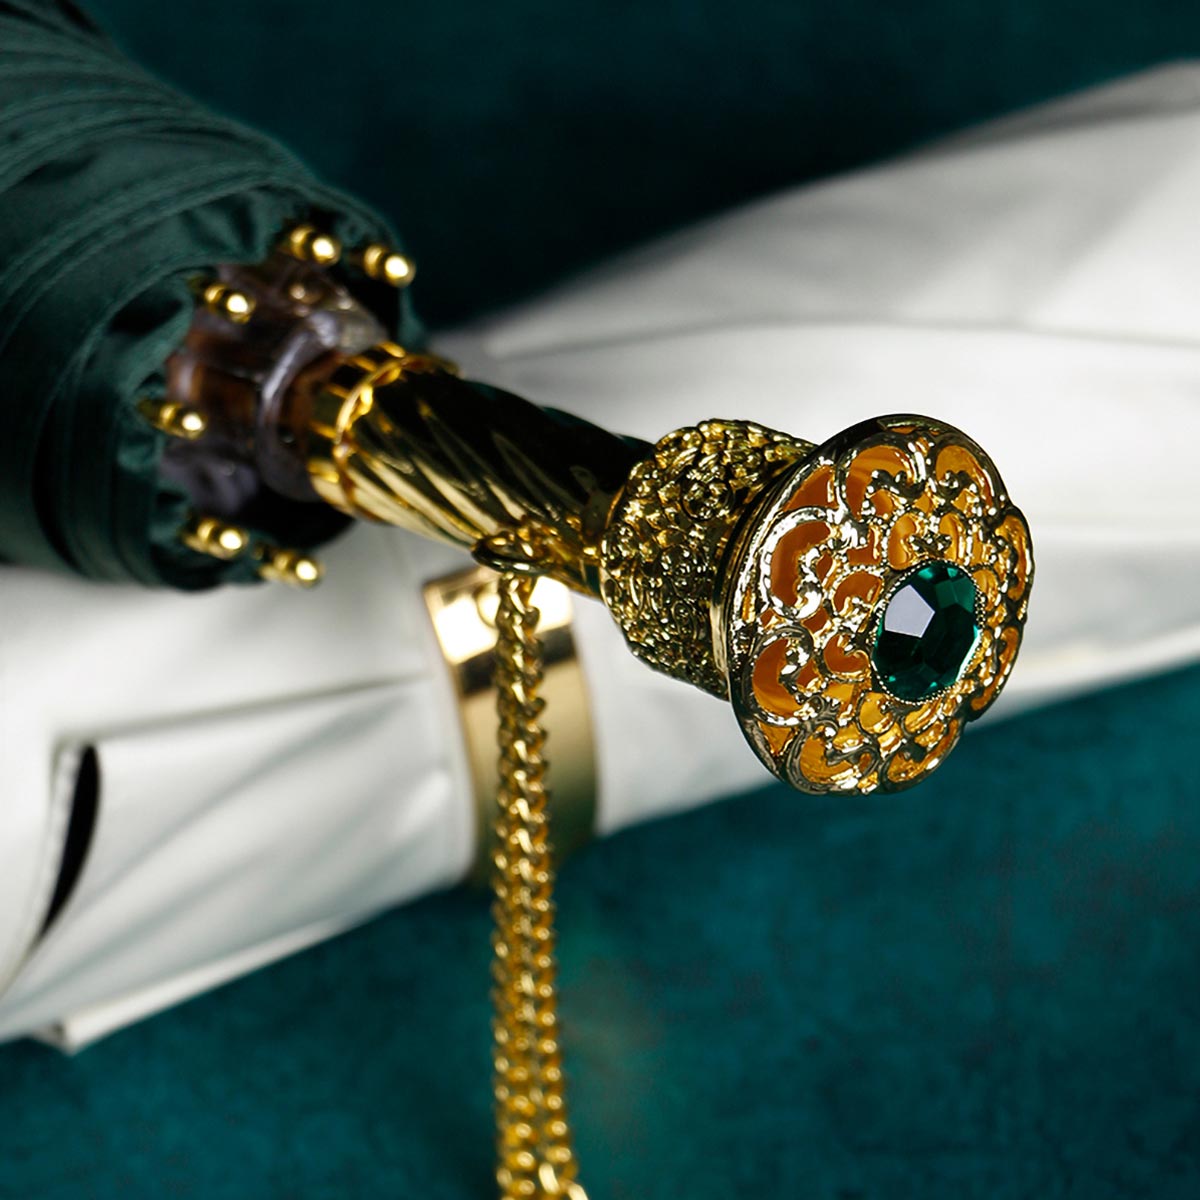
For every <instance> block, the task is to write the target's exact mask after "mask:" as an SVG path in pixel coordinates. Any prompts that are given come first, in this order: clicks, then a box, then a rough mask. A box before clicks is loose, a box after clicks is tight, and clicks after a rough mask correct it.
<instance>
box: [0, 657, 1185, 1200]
mask: <svg viewBox="0 0 1200 1200" xmlns="http://www.w3.org/2000/svg"><path fill="white" fill-rule="evenodd" d="M1151 718H1152V719H1153V721H1154V726H1153V733H1152V734H1150V735H1148V734H1146V733H1145V732H1139V728H1140V725H1139V723H1140V722H1145V721H1148V720H1149V719H1151ZM1198 723H1200V669H1197V670H1192V671H1188V672H1184V673H1180V674H1177V675H1175V676H1173V677H1169V678H1166V679H1163V680H1158V681H1153V682H1148V683H1143V684H1140V685H1137V686H1135V687H1130V688H1126V689H1121V690H1118V691H1113V692H1110V693H1108V694H1107V695H1105V696H1103V697H1100V698H1097V699H1088V700H1082V701H1079V702H1077V703H1074V704H1071V705H1068V706H1065V707H1061V708H1058V709H1055V710H1051V711H1049V712H1047V713H1044V714H1038V715H1031V716H1028V717H1025V718H1021V719H1019V720H1015V721H1013V722H1010V723H1008V724H1007V725H1003V724H1002V725H999V726H997V727H996V728H995V729H993V730H991V731H987V730H974V729H973V730H971V731H969V732H968V734H967V737H966V740H965V743H964V745H963V746H962V747H961V748H960V749H959V751H958V752H957V753H956V754H955V755H954V756H952V757H951V759H950V760H949V762H948V763H947V764H946V766H945V767H944V768H943V769H942V770H941V771H940V772H939V773H938V774H937V775H936V776H935V777H934V778H933V779H932V780H931V781H930V782H929V783H927V784H925V785H924V786H923V787H921V788H919V789H918V790H916V791H914V792H909V793H906V794H905V795H904V796H903V797H901V798H898V799H893V800H890V801H878V800H870V801H818V800H813V799H811V798H806V797H802V796H797V795H795V794H792V793H789V792H787V791H786V790H784V789H783V788H773V789H770V790H768V791H765V792H761V793H758V794H756V795H753V796H748V797H745V798H741V799H737V800H733V801H729V802H726V803H722V804H719V805H715V806H713V807H711V808H708V809H705V810H702V811H698V812H695V813H692V814H689V815H687V816H683V817H678V818H673V819H671V820H668V821H662V822H659V823H656V824H654V825H651V826H649V827H645V828H641V829H637V830H634V831H631V832H628V833H624V834H621V835H619V836H618V837H615V838H613V839H611V840H609V841H606V842H604V843H601V844H595V845H593V846H592V847H591V848H589V849H588V850H586V851H585V852H583V853H582V854H581V855H580V856H579V857H578V858H577V859H575V860H574V861H573V862H571V863H570V864H568V867H567V869H566V871H565V872H564V877H563V881H562V887H561V909H560V918H561V919H560V927H561V934H562V943H561V958H562V967H563V991H564V996H563V1005H564V1011H565V1022H566V1023H565V1042H566V1047H567V1052H568V1056H569V1057H568V1067H569V1070H570V1073H571V1076H572V1084H573V1100H574V1106H575V1114H576V1118H577V1125H578V1131H579V1150H580V1154H581V1156H582V1161H583V1164H584V1168H585V1174H584V1180H585V1182H586V1183H587V1185H588V1187H589V1189H590V1194H591V1196H592V1197H593V1200H676V1198H679V1200H683V1198H684V1197H687V1198H689V1200H709V1198H710V1197H711V1198H712V1200H718V1198H719V1200H729V1198H730V1197H739V1198H740V1197H780V1198H783V1200H793V1198H795V1200H964V1198H966V1200H974V1198H978V1200H1034V1198H1036V1200H1049V1198H1064V1197H1070V1198H1072V1200H1138V1198H1142V1197H1145V1198H1147V1200H1149V1198H1151V1197H1153V1200H1194V1198H1195V1197H1196V1196H1197V1195H1200V960H1198V955H1197V946H1198V945H1200V871H1198V868H1197V862H1198V861H1200V805H1197V803H1196V790H1197V789H1196V774H1195V762H1194V754H1193V752H1192V751H1191V750H1190V749H1188V747H1192V746H1194V745H1195V732H1196V728H1197V725H1198ZM488 963H489V949H488V945H487V912H486V904H485V902H484V900H483V898H482V896H480V895H477V894H469V893H466V892H458V893H453V894H449V895H445V896H441V897H436V898H433V899H430V900H427V901H424V902H422V903H419V904H416V905H413V906H411V907H409V908H406V909H402V910H399V911H397V912H395V913H392V914H390V915H389V916H387V917H385V918H383V919H382V920H379V921H376V922H374V923H373V924H371V925H369V926H367V927H365V928H363V929H360V930H358V931H356V932H354V933H352V934H350V935H348V936H346V937H342V938H340V939H338V940H336V941H334V942H331V943H327V944H325V945H323V946H321V947H319V948H317V949H316V950H313V951H310V952H308V953H306V954H303V955H301V956H299V957H298V958H294V959H291V960H290V961H288V962H285V963H282V964H280V965H278V966H275V967H272V968H270V969H269V970H265V971H261V972H259V973H258V974H257V975H255V976H252V977H251V978H249V979H246V980H243V981H241V982H239V983H237V984H234V985H232V986H230V987H227V988H225V989H223V990H221V991H219V992H217V993H215V994H213V995H209V996H206V997H203V998H201V999H199V1000H196V1001H193V1002H192V1003H190V1004H188V1005H186V1006H184V1007H183V1008H181V1009H178V1010H176V1011H174V1012H171V1013H168V1014H166V1015H164V1016H161V1017H158V1018H155V1019H154V1020H152V1021H150V1022H148V1023H147V1024H145V1025H142V1026H139V1027H137V1028H134V1029H132V1030H128V1031H126V1032H123V1033H120V1034H117V1035H115V1036H113V1037H112V1038H110V1039H109V1040H107V1041H105V1042H102V1043H101V1044H99V1045H98V1046H96V1047H93V1048H92V1049H90V1050H87V1051H85V1052H84V1053H83V1055H82V1056H81V1057H80V1058H78V1059H76V1060H66V1059H63V1058H61V1057H59V1055H58V1054H57V1053H56V1052H55V1051H51V1050H48V1049H46V1048H43V1047H40V1046H34V1045H18V1046H15V1047H11V1048H9V1049H7V1050H2V1051H0V1112H2V1113H3V1121H2V1123H0V1196H4V1197H5V1198H6V1200H7V1198H8V1197H12V1198H13V1200H31V1198H33V1197H53V1198H54V1200H60V1198H61V1200H88V1198H92V1197H96V1198H103V1200H110V1198H111V1200H116V1198H117V1197H122V1198H124V1200H162V1198H163V1197H196V1198H197V1200H260V1198H264V1197H272V1198H274V1197H279V1198H284V1197H287V1198H292V1197H296V1198H302V1200H359V1198H362V1200H376V1198H377V1197H382V1196H387V1197H401V1198H408V1197H413V1198H414V1200H416V1198H420V1200H471V1198H475V1197H486V1196H489V1195H491V1190H490V1185H489V1172H490V1156H491V1137H490V1114H489V1111H488V1104H487V1095H488V1089H487V1070H488V1066H487V1063H488V1006H487V1000H486V986H485V980H486V978H487V974H488Z"/></svg>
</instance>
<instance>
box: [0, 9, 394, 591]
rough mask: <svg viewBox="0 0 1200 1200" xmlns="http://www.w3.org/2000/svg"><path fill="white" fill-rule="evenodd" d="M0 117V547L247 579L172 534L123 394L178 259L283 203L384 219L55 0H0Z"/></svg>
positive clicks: (225, 242)
mask: <svg viewBox="0 0 1200 1200" xmlns="http://www.w3.org/2000/svg"><path fill="white" fill-rule="evenodd" d="M0 122H2V126H0V127H2V130H3V137H0V422H2V429H3V436H0V557H3V558H5V559H8V560H10V561H13V562H19V563H26V564H31V565H38V566H50V567H59V568H66V569H68V570H71V571H75V572H79V573H80V574H83V575H86V576H89V577H91V578H95V579H105V580H130V579H132V580H138V581H141V582H143V583H147V584H161V583H168V584H171V585H174V586H178V587H189V588H190V587H203V586H208V585H210V584H213V583H217V582H220V581H223V580H228V579H234V580H242V579H250V578H253V569H252V567H251V566H250V565H249V564H248V563H246V562H242V563H217V562H215V561H209V560H206V559H205V558H203V557H202V556H200V555H197V554H194V553H192V552H191V551H188V550H186V549H184V548H183V547H182V546H181V545H180V543H179V541H178V537H177V531H178V528H179V525H180V522H181V520H182V518H183V515H184V510H185V507H186V505H185V500H184V497H183V495H182V494H180V493H179V492H177V491H175V490H173V489H172V488H171V487H170V486H169V485H166V484H165V483H164V482H163V481H162V480H161V479H160V478H159V476H158V472H157V464H158V459H159V456H160V454H161V451H162V446H163V440H164V439H163V437H162V435H160V434H158V433H156V432H155V431H154V430H152V429H151V428H150V427H149V426H148V425H147V424H146V423H145V422H144V421H143V420H142V419H141V418H140V417H139V416H138V414H137V412H136V408H135V406H136V403H137V400H138V399H139V398H140V397H142V396H147V395H149V396H154V395H156V394H161V392H162V389H163V374H162V364H163V362H164V360H165V359H166V357H167V356H168V354H169V353H170V352H171V350H172V349H173V348H174V347H175V346H176V345H177V344H178V342H179V341H180V340H181V338H182V336H183V333H184V331H185V329H186V327H187V324H188V321H189V317H190V314H191V311H192V306H193V298H192V294H191V292H190V290H189V279H190V278H192V277H194V276H196V275H197V274H199V273H202V272H203V271H204V270H205V269H206V268H208V267H210V266H211V265H212V264H215V263H221V262H255V261H257V260H259V259H261V258H263V257H264V255H265V254H266V253H267V251H268V250H269V249H270V248H271V246H272V245H273V244H274V243H275V241H276V240H277V239H278V237H279V234H280V231H281V230H282V229H283V228H284V227H285V226H286V225H287V224H288V223H289V222H294V221H296V220H298V219H300V218H302V217H310V216H311V217H315V218H316V219H318V220H320V221H322V223H323V224H324V225H325V226H326V227H327V228H329V229H331V230H333V231H334V232H336V233H337V234H338V235H339V236H340V237H341V238H342V239H343V240H344V241H346V242H347V243H354V242H357V241H363V240H366V239H386V240H389V241H394V238H393V237H392V234H391V231H390V230H389V229H388V227H387V225H386V223H385V222H384V221H383V220H382V219H381V218H380V217H379V216H377V215H376V214H375V213H373V212H372V211H371V210H370V209H368V208H367V207H365V206H364V205H362V204H360V203H358V202H357V201H355V200H354V199H352V198H351V197H349V196H346V195H343V194H342V193H340V192H337V191H335V190H333V189H331V188H328V187H326V186H325V185H323V184H322V183H320V182H319V181H318V180H317V179H315V178H314V177H313V176H312V175H311V174H310V173H309V172H308V170H307V169H306V168H305V167H304V166H303V165H302V164H301V163H300V162H298V161H297V160H296V159H295V158H294V157H293V156H292V155H291V154H290V153H289V152H288V151H286V150H285V149H283V147H282V146H280V145H279V144H278V143H277V142H275V141H273V140H272V139H270V138H268V137H265V136H263V135H261V134H258V133H255V132H254V131H252V130H250V129H248V128H246V127H245V126H243V125H240V124H238V123H236V122H234V121H230V120H226V119H224V118H222V117H219V116H217V115H215V114H214V113H212V112H209V111H207V110H206V109H204V108H203V107H201V106H200V105H198V104H196V103H194V102H192V101H191V100H188V99H187V98H185V97H184V96H182V95H180V94H179V93H178V92H176V91H174V90H172V89H171V88H169V87H167V86H165V85H164V84H162V83H160V82H159V81H158V80H156V79H154V78H153V77H152V76H150V75H149V74H147V73H146V72H145V71H143V70H141V69H140V68H139V67H137V66H135V65H134V64H133V63H132V62H130V61H129V59H128V58H126V57H125V56H124V55H122V54H121V53H120V52H119V51H118V50H117V49H116V48H115V47H114V46H113V45H112V43H111V42H109V41H108V40H107V39H106V38H105V37H104V36H103V35H102V34H101V33H99V32H98V31H97V30H96V29H95V28H93V27H92V26H91V25H90V23H89V22H87V21H86V19H84V18H83V17H81V16H80V15H79V14H78V13H76V12H75V11H73V10H71V9H68V8H67V7H65V6H60V5H55V4H44V3H33V2H29V0H6V2H4V3H0ZM395 307H396V306H395V305H394V304H393V308H395ZM391 317H392V321H393V323H394V324H395V325H396V326H397V327H399V326H400V325H401V324H402V325H403V326H404V329H403V330H402V332H403V333H404V335H405V336H412V334H413V332H414V331H413V328H412V322H411V319H410V318H408V317H407V314H406V313H404V314H402V313H400V312H398V311H394V312H393V313H392V314H391ZM283 524H284V525H285V526H286V528H285V529H283V530H279V529H276V530H272V531H265V532H268V533H272V534H274V535H275V536H278V535H279V534H280V533H281V532H282V533H284V534H286V536H287V538H288V539H289V540H290V541H292V542H293V543H294V544H297V545H301V546H304V545H311V544H313V543H314V542H316V541H319V540H321V539H322V538H323V537H325V536H328V534H329V533H330V532H331V530H332V528H334V525H333V523H331V522H330V520H329V514H328V512H326V511H325V510H324V509H322V508H320V507H319V506H311V507H310V506H304V505H293V506H291V509H290V510H289V512H288V514H287V515H286V516H285V517H284V519H283Z"/></svg>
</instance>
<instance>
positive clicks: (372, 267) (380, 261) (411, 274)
mask: <svg viewBox="0 0 1200 1200" xmlns="http://www.w3.org/2000/svg"><path fill="white" fill-rule="evenodd" d="M359 261H360V262H361V263H362V269H363V272H364V274H366V275H367V277H368V278H370V279H377V280H379V282H380V283H386V284H389V285H390V286H392V287H394V288H406V287H408V285H409V284H410V283H412V281H413V280H414V279H415V278H416V277H417V265H416V263H414V262H413V260H412V259H411V258H409V257H408V255H407V254H401V253H400V251H399V250H393V249H392V248H391V247H390V246H385V245H384V244H383V243H382V242H372V243H371V244H370V245H369V246H366V247H364V249H363V251H362V254H361V256H360V260H359Z"/></svg>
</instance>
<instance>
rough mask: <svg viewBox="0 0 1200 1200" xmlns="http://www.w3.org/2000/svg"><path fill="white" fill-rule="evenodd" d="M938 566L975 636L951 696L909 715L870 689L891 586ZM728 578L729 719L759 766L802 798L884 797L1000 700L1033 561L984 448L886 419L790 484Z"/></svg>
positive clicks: (939, 757)
mask: <svg viewBox="0 0 1200 1200" xmlns="http://www.w3.org/2000/svg"><path fill="white" fill-rule="evenodd" d="M930 562H945V563H947V564H950V565H953V566H957V567H958V568H959V569H961V570H962V571H965V572H966V573H967V574H969V575H970V576H971V578H972V580H973V582H974V583H975V586H976V589H977V596H978V598H977V605H976V608H977V612H978V613H979V614H980V617H981V620H980V627H981V633H980V637H979V641H978V643H977V645H976V647H975V650H974V651H973V653H972V655H971V657H970V659H969V660H968V661H967V662H966V663H965V664H964V666H963V669H962V671H961V672H960V674H959V677H958V679H957V680H955V682H954V683H953V684H951V685H950V686H948V687H946V688H943V689H940V690H939V691H937V692H936V693H934V694H932V695H930V696H928V697H927V698H925V699H922V700H920V701H915V702H914V701H905V700H900V699H897V698H896V697H895V696H893V695H891V694H890V693H889V692H888V691H887V689H886V688H885V687H884V686H883V684H882V683H880V681H879V680H878V679H877V678H876V677H875V670H874V666H873V657H872V656H873V649H874V642H875V637H876V634H877V631H878V628H879V622H880V619H881V617H882V614H883V611H884V608H885V607H886V605H887V602H888V600H889V598H890V597H891V595H892V594H893V592H894V590H895V587H896V585H897V583H898V582H899V581H901V580H902V579H904V578H906V577H907V576H908V575H909V573H910V572H911V571H913V570H914V569H916V568H918V567H920V566H922V565H924V564H927V563H930ZM726 580H727V586H726V589H725V592H724V595H723V597H722V600H721V605H720V610H719V613H718V616H717V624H718V626H719V627H722V628H724V629H725V631H726V634H725V643H724V654H725V656H726V660H727V662H728V664H729V666H728V672H729V680H730V692H731V695H732V699H733V705H734V710H735V712H736V713H737V716H738V720H739V722H740V723H741V726H742V732H743V733H744V734H745V735H746V738H747V740H748V741H749V742H750V744H751V745H752V746H753V747H754V748H755V750H756V751H757V753H758V755H759V757H760V758H761V759H762V760H763V762H764V763H766V765H767V766H768V767H770V768H771V770H772V771H773V772H774V773H775V774H776V775H778V776H779V777H780V778H781V779H784V780H785V781H786V782H788V783H790V784H791V785H792V786H793V787H796V788H799V789H800V790H802V791H806V792H859V793H868V792H873V791H876V790H878V791H885V792H890V791H896V790H899V789H900V788H904V787H909V786H911V785H912V784H914V783H916V782H917V781H918V780H919V779H921V778H923V777H924V776H926V775H927V774H929V772H930V771H932V770H934V769H935V768H936V767H937V766H938V765H939V764H940V763H941V762H943V761H944V760H945V758H946V756H947V755H948V754H949V753H950V751H951V750H952V749H953V748H954V745H955V743H956V742H957V741H958V737H959V735H960V733H961V732H962V727H963V725H964V724H965V723H966V722H968V721H973V720H974V719H975V718H976V717H979V716H981V715H982V714H983V712H984V711H985V710H986V709H987V708H989V707H990V706H991V704H992V703H993V701H994V700H995V699H996V697H997V695H998V694H999V692H1000V690H1001V688H1002V687H1003V686H1004V683H1005V680H1006V679H1007V678H1008V675H1009V672H1010V671H1011V670H1012V666H1013V663H1014V661H1015V660H1016V656H1017V651H1018V648H1019V646H1020V642H1021V634H1022V630H1023V628H1024V625H1025V615H1026V611H1027V609H1028V605H1029V590H1030V587H1031V585H1032V582H1033V551H1032V546H1031V542H1030V536H1029V527H1028V525H1027V524H1026V523H1025V518H1024V517H1023V516H1022V515H1021V512H1020V510H1019V509H1018V508H1016V507H1015V506H1014V505H1013V503H1012V501H1011V500H1010V499H1009V498H1008V494H1007V492H1006V490H1005V488H1004V483H1003V481H1002V480H1001V478H1000V474H999V472H998V471H997V470H996V467H995V465H994V464H993V463H992V461H991V459H990V458H989V457H988V456H987V455H986V454H985V453H984V451H983V450H982V449H981V448H980V447H979V446H978V445H977V444H976V443H975V442H973V441H972V440H971V439H970V438H969V437H967V436H966V435H965V434H963V433H961V432H960V431H959V430H957V429H954V428H953V427H951V426H949V425H944V424H941V423H940V422H936V421H931V420H929V419H928V418H925V417H915V416H893V417H878V418H876V419H874V420H871V421H864V422H862V423H861V424H859V425H855V426H853V427H852V428H850V429H847V430H844V431H843V432H842V433H839V434H838V435H837V436H836V437H833V438H831V439H830V440H829V441H828V442H826V443H825V444H824V445H823V446H821V447H820V448H819V449H817V450H815V451H814V452H813V453H812V454H811V455H809V456H808V457H807V458H806V459H805V460H804V461H803V462H802V463H801V464H799V465H798V466H797V467H796V468H795V470H794V471H792V472H790V473H789V474H788V475H786V476H785V477H784V478H783V479H782V481H781V483H780V484H779V486H778V487H776V488H775V489H773V493H772V495H771V497H770V498H769V500H768V502H767V503H766V504H765V505H764V506H762V507H761V508H760V510H759V512H758V513H757V514H756V515H755V517H754V520H753V523H752V525H751V526H749V527H748V528H747V530H746V533H745V536H744V537H743V538H742V539H741V541H740V544H739V546H738V547H737V549H736V551H735V553H734V554H733V556H732V558H731V560H730V562H729V564H728V568H727V571H726Z"/></svg>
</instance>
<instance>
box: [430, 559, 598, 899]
mask: <svg viewBox="0 0 1200 1200" xmlns="http://www.w3.org/2000/svg"><path fill="white" fill-rule="evenodd" d="M496 581H497V576H496V573H495V572H494V571H491V570H488V569H487V568H485V567H472V568H470V569H468V570H466V571H461V572H459V573H457V574H455V575H450V576H447V577H445V578H442V579H435V580H433V581H432V582H430V583H428V584H426V585H425V589H424V596H425V605H426V607H427V608H428V610H429V615H430V618H431V619H432V621H433V628H434V632H435V634H436V635H437V640H438V644H439V645H440V647H441V650H442V655H443V657H444V658H445V660H446V665H447V666H448V668H449V670H450V675H451V680H452V682H453V686H454V694H455V698H456V700H457V702H458V711H459V717H460V720H461V725H462V733H463V741H464V745H465V749H466V754H467V762H468V765H469V768H470V773H471V781H472V787H473V791H474V796H475V805H476V812H477V814H478V820H477V823H476V827H477V830H478V842H477V847H476V855H475V865H474V868H473V870H472V872H471V878H472V879H473V880H474V881H475V882H477V883H486V882H487V879H488V872H489V870H490V863H491V857H492V853H493V851H494V848H495V847H494V844H493V839H494V835H493V826H494V824H495V806H496V700H495V696H496V693H495V689H494V687H493V681H492V663H493V652H494V650H495V646H496V609H497V606H498V604H499V599H498V593H497V589H496ZM532 603H533V604H534V606H535V607H536V608H537V609H538V610H539V613H540V617H539V620H538V629H539V633H540V635H541V639H542V642H543V645H544V651H543V653H544V672H545V675H544V680H543V683H542V688H541V694H542V697H543V699H544V700H545V701H546V711H545V713H544V715H543V723H544V725H545V727H546V732H547V736H548V738H549V755H548V757H549V759H550V760H551V761H552V763H553V766H554V799H553V803H554V844H555V850H556V852H557V853H558V854H560V855H563V854H568V853H570V852H571V851H572V850H574V849H576V848H577V847H579V846H580V845H582V844H583V843H584V842H586V841H588V840H589V839H590V838H591V837H592V834H593V831H594V830H595V826H596V748H595V738H594V736H593V732H592V720H591V712H590V707H589V703H588V695H587V687H586V684H585V681H584V677H583V668H582V665H581V664H580V661H579V658H578V656H577V654H576V649H575V638H574V635H573V633H572V630H571V615H572V614H571V595H570V592H569V591H568V590H567V588H566V587H565V586H564V585H563V584H561V583H558V582H557V581H555V580H553V579H547V578H544V577H543V578H540V579H538V581H537V584H536V587H535V588H534V592H533V600H532Z"/></svg>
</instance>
